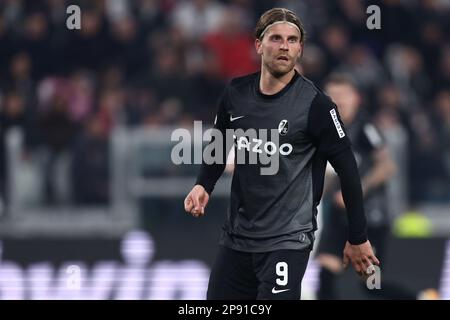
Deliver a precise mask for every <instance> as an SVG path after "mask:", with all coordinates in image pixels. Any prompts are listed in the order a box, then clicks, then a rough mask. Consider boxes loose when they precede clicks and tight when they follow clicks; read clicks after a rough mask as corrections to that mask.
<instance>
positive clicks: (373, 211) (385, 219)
mask: <svg viewBox="0 0 450 320" xmlns="http://www.w3.org/2000/svg"><path fill="white" fill-rule="evenodd" d="M347 132H348V136H349V139H350V140H351V142H352V149H353V153H354V154H355V158H356V162H357V164H358V171H359V174H360V176H361V177H364V176H365V175H366V174H368V173H369V172H370V171H371V170H372V169H373V166H374V164H375V163H374V152H376V151H377V150H380V149H382V148H384V147H385V142H384V139H383V136H382V134H381V133H380V132H379V130H378V129H377V127H376V126H375V125H374V124H373V123H371V122H370V121H369V119H368V116H367V115H366V114H365V113H364V112H362V111H360V112H359V113H358V114H357V115H356V117H355V119H354V120H353V121H352V123H351V124H350V125H348V126H347ZM386 192H387V190H386V184H381V185H379V186H378V187H377V188H375V189H373V190H370V191H369V193H368V194H366V196H365V197H364V209H365V213H366V217H367V223H368V225H370V226H373V227H376V226H381V225H386V224H389V214H388V213H389V212H388V201H387V193H386Z"/></svg>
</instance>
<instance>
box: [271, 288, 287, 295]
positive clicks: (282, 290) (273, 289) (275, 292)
mask: <svg viewBox="0 0 450 320" xmlns="http://www.w3.org/2000/svg"><path fill="white" fill-rule="evenodd" d="M289 290H291V289H281V290H277V289H275V287H273V288H272V293H273V294H277V293H281V292H285V291H289Z"/></svg>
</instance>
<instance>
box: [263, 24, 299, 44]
mask: <svg viewBox="0 0 450 320" xmlns="http://www.w3.org/2000/svg"><path fill="white" fill-rule="evenodd" d="M281 23H287V24H289V25H291V26H292V27H295V28H296V29H297V30H298V32H299V33H300V36H302V32H301V31H300V29H299V27H298V26H297V25H296V24H295V23H292V22H290V21H286V20H283V21H275V22H274V23H271V24H269V25H268V26H267V27H266V28H265V29H264V31H263V32H261V35H260V36H259V38H260V39H262V38H263V37H264V34H265V33H266V31H267V30H268V29H269V28H270V27H272V26H274V25H276V24H281Z"/></svg>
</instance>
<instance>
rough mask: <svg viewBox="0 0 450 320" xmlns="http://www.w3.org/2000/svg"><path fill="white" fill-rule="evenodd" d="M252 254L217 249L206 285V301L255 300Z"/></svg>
mask: <svg viewBox="0 0 450 320" xmlns="http://www.w3.org/2000/svg"><path fill="white" fill-rule="evenodd" d="M257 288H258V280H257V279H256V276H255V272H254V270H253V265H252V254H251V253H247V252H241V251H236V250H233V249H230V248H226V247H223V246H220V247H219V252H218V253H217V257H216V260H215V262H214V265H213V268H212V270H211V275H210V278H209V284H208V293H207V299H208V300H230V299H238V300H240V299H246V300H254V299H256V295H257Z"/></svg>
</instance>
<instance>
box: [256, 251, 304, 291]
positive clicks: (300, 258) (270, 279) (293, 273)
mask: <svg viewBox="0 0 450 320" xmlns="http://www.w3.org/2000/svg"><path fill="white" fill-rule="evenodd" d="M309 254H310V251H309V250H277V251H272V252H266V253H258V254H255V255H254V266H255V270H256V275H257V278H258V280H259V281H260V284H259V287H258V296H257V299H270V300H276V299H283V300H288V299H289V300H299V299H300V296H301V282H302V279H303V275H304V274H305V270H306V266H307V265H308V259H309Z"/></svg>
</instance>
